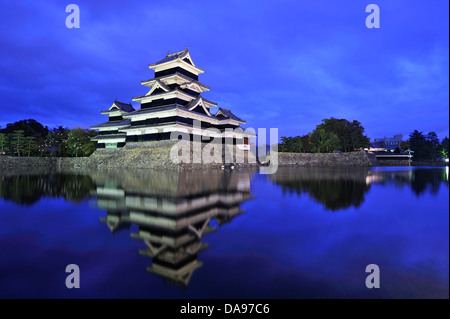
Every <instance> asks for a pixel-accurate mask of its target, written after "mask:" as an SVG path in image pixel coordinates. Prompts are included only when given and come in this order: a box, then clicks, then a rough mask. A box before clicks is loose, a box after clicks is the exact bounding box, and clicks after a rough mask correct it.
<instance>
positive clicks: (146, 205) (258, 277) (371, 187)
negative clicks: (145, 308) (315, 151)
mask: <svg viewBox="0 0 450 319" xmlns="http://www.w3.org/2000/svg"><path fill="white" fill-rule="evenodd" d="M448 194H449V187H448V167H447V168H426V167H420V168H419V167H373V168H364V167H360V168H295V167H284V168H283V167H280V168H279V169H278V171H277V173H276V174H273V175H263V174H260V173H259V171H258V169H257V168H251V169H239V170H234V171H231V170H210V171H200V170H195V171H186V172H176V171H164V172H163V171H149V170H109V171H108V170H93V171H89V170H82V169H78V170H70V171H59V172H51V171H48V170H44V169H42V170H41V169H39V168H35V169H34V170H33V171H31V170H29V169H28V170H27V169H24V170H17V171H15V170H2V171H1V172H0V216H1V218H2V223H1V224H0V248H1V251H2V258H1V259H0V280H1V283H2V285H1V288H0V297H2V298H30V297H31V298H84V297H87V298H448V297H449V275H448V274H449V273H448V270H449V214H448V210H449V195H448ZM68 264H77V265H78V266H79V268H80V282H81V287H80V288H79V289H67V288H66V287H65V285H64V282H65V279H66V276H67V273H65V268H66V266H67V265H68ZM369 264H376V265H378V266H379V268H380V274H381V287H380V288H379V289H368V288H367V287H366V285H365V279H366V277H367V275H368V274H367V273H366V272H365V269H366V266H367V265H369Z"/></svg>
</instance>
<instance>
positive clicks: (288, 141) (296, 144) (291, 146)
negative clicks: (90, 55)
mask: <svg viewBox="0 0 450 319" xmlns="http://www.w3.org/2000/svg"><path fill="white" fill-rule="evenodd" d="M281 141H282V143H281V144H280V145H278V151H279V152H291V153H301V151H302V139H301V137H300V136H296V137H285V136H282V137H281Z"/></svg>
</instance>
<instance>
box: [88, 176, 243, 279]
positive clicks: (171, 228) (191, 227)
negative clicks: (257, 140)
mask: <svg viewBox="0 0 450 319" xmlns="http://www.w3.org/2000/svg"><path fill="white" fill-rule="evenodd" d="M113 174H114V175H113V176H111V175H103V174H102V175H100V174H99V176H94V180H95V182H96V184H97V190H96V195H97V204H98V206H99V207H102V208H105V209H106V210H107V216H106V217H104V218H101V221H102V222H104V223H106V225H107V226H108V227H109V228H110V230H111V232H113V233H114V232H116V231H118V230H120V229H129V228H130V226H131V225H137V226H138V231H136V232H134V233H132V234H131V237H132V238H135V239H139V240H142V241H143V243H144V244H145V246H146V248H145V249H142V250H140V251H139V253H140V254H141V255H143V256H148V257H150V258H152V265H151V266H150V267H148V268H147V271H149V272H152V273H154V274H156V275H159V276H161V277H163V278H164V279H165V280H166V281H169V282H171V283H175V284H177V285H181V286H183V287H186V286H187V285H188V283H189V280H190V278H191V276H192V274H193V273H194V271H195V270H196V269H197V268H199V267H201V266H202V262H200V261H198V260H197V255H198V254H199V253H200V252H201V251H202V250H204V249H206V248H208V247H209V245H208V244H207V243H204V242H202V239H203V237H204V236H205V235H207V234H209V233H211V232H213V231H215V230H216V228H215V227H213V226H211V225H210V223H211V221H212V219H214V220H216V222H217V224H218V225H219V227H220V226H222V225H223V224H225V223H228V222H230V221H231V220H232V219H233V218H234V217H236V216H237V215H239V214H241V213H242V212H243V211H242V210H241V209H240V204H241V203H242V202H244V201H245V200H247V199H249V198H250V177H251V175H250V172H248V171H233V172H230V171H210V172H195V171H194V172H193V171H189V172H161V171H158V172H157V171H136V172H126V173H117V172H113ZM94 175H95V174H94Z"/></svg>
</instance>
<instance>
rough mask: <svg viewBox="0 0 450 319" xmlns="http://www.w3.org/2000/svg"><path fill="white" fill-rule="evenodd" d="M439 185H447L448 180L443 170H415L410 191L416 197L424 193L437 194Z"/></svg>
mask: <svg viewBox="0 0 450 319" xmlns="http://www.w3.org/2000/svg"><path fill="white" fill-rule="evenodd" d="M441 183H445V184H446V185H448V178H447V176H446V173H445V171H444V170H440V169H417V170H415V171H414V178H413V179H412V181H411V189H412V191H413V192H414V193H415V194H416V195H417V196H419V195H421V194H423V193H425V192H426V191H428V192H430V193H431V194H437V193H438V192H439V188H440V186H441Z"/></svg>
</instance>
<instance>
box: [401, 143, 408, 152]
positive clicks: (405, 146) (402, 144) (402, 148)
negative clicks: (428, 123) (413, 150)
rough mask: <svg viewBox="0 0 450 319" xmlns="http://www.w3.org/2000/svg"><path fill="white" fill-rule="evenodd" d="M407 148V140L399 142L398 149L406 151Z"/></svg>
mask: <svg viewBox="0 0 450 319" xmlns="http://www.w3.org/2000/svg"><path fill="white" fill-rule="evenodd" d="M408 148H409V141H402V142H400V149H401V150H402V151H406V150H407V149H408Z"/></svg>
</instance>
